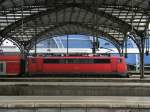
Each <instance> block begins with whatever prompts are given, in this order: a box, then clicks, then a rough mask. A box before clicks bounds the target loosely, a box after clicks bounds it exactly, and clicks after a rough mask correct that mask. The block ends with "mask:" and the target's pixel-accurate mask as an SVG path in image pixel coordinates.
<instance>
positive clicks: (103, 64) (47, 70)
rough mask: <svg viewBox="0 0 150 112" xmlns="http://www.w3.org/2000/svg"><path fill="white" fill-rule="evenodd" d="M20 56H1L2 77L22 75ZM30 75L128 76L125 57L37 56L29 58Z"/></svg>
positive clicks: (28, 69) (0, 71)
mask: <svg viewBox="0 0 150 112" xmlns="http://www.w3.org/2000/svg"><path fill="white" fill-rule="evenodd" d="M20 60H21V57H20V56H0V75H18V74H20V73H21V71H22V70H21V61H20ZM26 65H27V66H26V72H28V73H29V74H104V75H107V74H111V75H116V76H117V75H120V76H127V67H126V63H125V59H124V58H123V57H117V56H115V57H106V56H49V57H43V56H37V57H30V56H29V57H28V58H27V64H26Z"/></svg>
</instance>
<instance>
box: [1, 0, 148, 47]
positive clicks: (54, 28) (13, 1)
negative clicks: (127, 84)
mask: <svg viewBox="0 0 150 112" xmlns="http://www.w3.org/2000/svg"><path fill="white" fill-rule="evenodd" d="M149 21H150V0H0V36H1V38H4V39H6V38H10V39H12V40H14V41H16V42H17V43H18V44H22V43H26V44H31V43H32V42H33V41H34V40H35V39H38V38H39V39H40V38H42V37H44V36H47V35H50V36H56V35H64V34H83V33H84V34H88V35H97V34H100V35H103V36H105V37H107V38H109V39H111V40H113V41H114V42H116V43H117V44H119V42H120V41H122V40H123V38H124V37H125V36H126V33H127V32H130V31H131V30H132V29H133V30H134V32H135V33H136V34H137V36H138V35H139V32H143V31H147V30H148V25H149ZM1 38H0V39H1ZM1 40H2V39H1Z"/></svg>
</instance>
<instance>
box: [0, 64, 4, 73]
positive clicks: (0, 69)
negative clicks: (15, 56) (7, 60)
mask: <svg viewBox="0 0 150 112" xmlns="http://www.w3.org/2000/svg"><path fill="white" fill-rule="evenodd" d="M0 72H4V64H3V63H0Z"/></svg>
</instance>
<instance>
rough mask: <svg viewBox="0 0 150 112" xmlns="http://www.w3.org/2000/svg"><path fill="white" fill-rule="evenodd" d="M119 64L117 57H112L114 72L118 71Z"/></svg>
mask: <svg viewBox="0 0 150 112" xmlns="http://www.w3.org/2000/svg"><path fill="white" fill-rule="evenodd" d="M117 66H118V62H117V59H112V63H111V68H112V72H117Z"/></svg>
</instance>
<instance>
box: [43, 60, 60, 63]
mask: <svg viewBox="0 0 150 112" xmlns="http://www.w3.org/2000/svg"><path fill="white" fill-rule="evenodd" d="M43 62H44V63H47V64H48V63H57V64H59V63H60V59H44V60H43Z"/></svg>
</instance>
